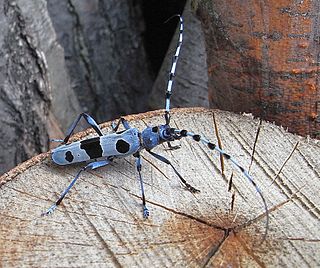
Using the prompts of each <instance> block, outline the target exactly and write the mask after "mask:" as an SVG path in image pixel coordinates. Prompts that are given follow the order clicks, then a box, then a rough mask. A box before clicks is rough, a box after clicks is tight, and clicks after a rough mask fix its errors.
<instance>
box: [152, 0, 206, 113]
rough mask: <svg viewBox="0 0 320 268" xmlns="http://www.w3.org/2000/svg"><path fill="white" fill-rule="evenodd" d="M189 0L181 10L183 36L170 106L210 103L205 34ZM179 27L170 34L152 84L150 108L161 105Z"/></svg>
mask: <svg viewBox="0 0 320 268" xmlns="http://www.w3.org/2000/svg"><path fill="white" fill-rule="evenodd" d="M190 3H191V1H187V3H186V6H185V9H184V12H183V18H184V35H183V38H184V39H183V44H182V48H181V53H180V57H179V60H178V64H177V71H176V77H175V79H174V87H173V90H172V93H173V95H172V98H171V105H172V107H190V106H191V107H192V106H202V107H209V101H208V70H207V62H206V51H205V42H204V36H203V33H202V27H201V23H200V21H199V20H198V19H197V18H196V16H195V15H194V14H193V13H192V12H191V9H190ZM176 20H178V19H176ZM178 30H179V27H177V31H176V33H175V34H174V35H173V38H172V41H171V43H170V46H169V49H168V52H167V55H166V57H165V59H164V61H163V64H162V67H161V70H160V71H159V73H158V76H157V79H156V81H155V83H154V84H153V88H152V93H151V95H150V101H149V107H150V109H159V108H163V107H164V103H165V91H166V88H167V84H168V74H169V72H170V68H171V63H172V57H173V56H174V53H175V49H176V46H177V41H178V37H179V31H178Z"/></svg>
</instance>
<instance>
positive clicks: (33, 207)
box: [0, 109, 320, 267]
mask: <svg viewBox="0 0 320 268" xmlns="http://www.w3.org/2000/svg"><path fill="white" fill-rule="evenodd" d="M126 119H127V120H129V122H130V124H131V125H132V126H134V127H138V128H139V129H140V130H142V129H144V128H145V126H146V125H155V124H163V121H164V120H163V112H162V111H160V112H159V111H156V112H149V113H146V114H138V115H135V116H127V117H126ZM172 123H174V126H175V127H176V126H178V127H180V128H185V129H189V130H192V131H194V132H195V133H200V134H201V135H204V136H205V137H207V138H208V139H210V140H212V142H214V143H217V138H216V137H217V133H219V137H220V142H221V143H222V148H223V149H224V150H225V151H226V152H228V153H229V154H231V155H233V156H234V157H235V158H236V159H237V160H238V161H239V162H240V163H241V164H242V165H243V166H244V167H245V168H246V169H249V167H250V174H251V175H252V176H253V177H254V179H255V182H256V183H257V185H258V186H259V187H260V189H261V191H262V193H263V195H264V197H265V199H266V202H267V204H268V208H269V213H270V223H269V232H268V236H267V238H266V241H265V242H264V243H263V244H261V245H259V244H260V242H261V238H262V236H263V233H264V228H265V220H266V219H265V211H264V209H263V206H262V204H261V200H260V199H259V197H258V195H257V193H256V192H255V191H254V190H253V189H252V188H253V187H252V185H251V184H250V183H249V182H248V180H247V179H246V178H244V177H243V176H242V175H241V173H240V172H238V171H236V170H235V169H233V168H232V165H230V163H229V162H228V161H227V160H225V161H224V165H223V166H224V175H221V172H220V170H221V166H222V164H221V162H220V158H219V157H218V155H217V153H216V152H212V151H210V150H208V148H206V146H203V144H199V143H197V142H196V141H194V140H192V139H187V138H186V139H182V140H181V141H180V142H181V148H180V149H179V150H177V151H170V150H167V149H166V146H159V147H157V148H156V149H155V150H154V151H155V152H157V153H159V154H162V155H164V156H165V157H167V158H169V159H170V160H171V161H172V163H173V164H174V165H175V166H176V168H177V169H178V170H179V171H180V173H181V174H182V175H183V176H184V177H185V179H186V180H187V181H188V182H189V183H190V184H192V185H193V186H194V187H196V188H198V189H199V190H200V191H201V192H200V193H198V194H195V195H193V194H191V193H190V192H188V191H187V190H185V189H184V188H183V187H182V186H181V184H180V182H179V179H178V178H177V176H176V175H175V173H174V172H173V170H172V169H171V168H170V167H169V166H168V165H165V164H163V163H161V162H158V161H157V160H156V159H154V158H151V157H150V155H149V154H147V153H146V152H145V151H142V155H143V162H142V175H143V178H144V182H145V192H146V198H147V204H148V206H149V210H150V217H149V219H147V220H144V219H143V218H142V206H141V199H140V189H139V182H138V179H137V173H136V172H135V162H134V161H135V160H134V158H133V157H128V158H125V159H116V160H115V161H114V162H113V164H112V165H109V166H107V167H103V168H101V169H98V170H95V171H91V172H87V173H86V172H85V173H84V174H82V175H81V178H79V180H78V182H77V183H76V184H75V186H74V188H73V189H72V190H71V192H70V193H69V194H68V195H67V196H66V198H65V199H64V200H63V202H62V204H61V206H60V207H59V208H58V209H57V210H56V211H55V212H54V213H53V214H52V215H50V216H48V217H40V215H41V213H42V212H44V211H45V210H46V209H47V208H48V207H49V206H50V205H51V204H52V202H53V201H54V200H55V199H56V198H57V196H58V195H59V194H60V193H61V192H62V190H63V189H64V188H65V187H66V186H67V185H68V184H69V183H70V181H71V180H72V178H73V177H74V176H75V174H76V173H77V171H78V170H79V169H80V167H82V166H83V165H73V166H72V165H70V166H64V167H61V166H56V165H55V164H53V163H52V161H51V160H50V159H49V153H45V154H41V155H38V156H36V157H34V158H32V159H30V160H29V161H27V162H25V163H23V164H21V165H19V166H18V167H16V168H15V169H13V170H12V171H10V172H9V173H7V174H6V175H4V176H2V177H0V185H2V186H1V188H0V222H1V224H0V266H3V267H22V266H24V267H62V266H63V267H69V266H72V267H78V266H81V267H83V266H90V267H95V266H96V267H121V266H125V267H133V266H139V267H173V266H176V267H205V266H209V267H216V266H222V267H231V266H232V267H284V266H285V267H297V266H298V267H316V266H319V264H320V256H319V254H318V253H319V250H320V243H319V241H320V237H319V230H318V229H319V228H318V226H319V217H320V210H319V206H318V204H319V194H318V193H319V191H320V185H319V174H320V170H319V167H320V163H319V157H318V155H319V153H320V147H319V143H317V142H316V141H315V140H308V139H304V138H302V137H299V136H295V135H292V134H290V133H287V132H286V131H284V130H283V129H282V128H280V127H277V126H275V125H272V124H270V123H266V122H264V121H263V122H260V120H258V119H252V118H251V117H249V116H243V115H242V116H241V115H236V114H232V113H229V112H222V111H218V110H205V109H177V110H174V111H173V113H172ZM102 129H103V132H104V133H108V132H109V131H110V122H107V123H105V124H103V125H102ZM88 134H90V137H92V134H93V131H87V132H83V133H79V134H77V135H76V136H74V138H73V139H80V138H84V137H87V135H88ZM93 135H95V136H96V134H93ZM232 174H233V176H232V177H233V186H232V191H231V192H228V184H229V183H228V180H229V179H230V177H231V175H232ZM272 182H273V183H272ZM232 192H234V193H235V203H234V208H233V210H231V207H230V204H231V200H232V195H233V194H232Z"/></svg>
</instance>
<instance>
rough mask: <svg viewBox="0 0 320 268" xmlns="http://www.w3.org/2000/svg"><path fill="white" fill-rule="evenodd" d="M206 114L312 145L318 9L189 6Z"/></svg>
mask: <svg viewBox="0 0 320 268" xmlns="http://www.w3.org/2000/svg"><path fill="white" fill-rule="evenodd" d="M193 5H194V9H195V11H196V12H197V14H198V16H199V19H200V20H201V21H202V24H203V28H204V32H205V38H206V48H207V53H208V70H209V101H210V106H211V107H213V108H220V109H224V110H230V111H235V112H251V113H253V114H254V115H256V116H259V117H261V118H264V119H266V120H269V121H275V122H276V123H277V124H279V125H283V126H285V127H287V128H288V130H289V131H290V132H295V133H298V134H300V135H310V136H312V137H320V136H319V134H320V124H319V123H320V115H319V113H320V90H319V79H318V74H319V56H318V55H319V40H320V37H319V26H320V24H319V14H320V13H319V10H320V4H319V1H289V0H269V1H249V0H247V1H238V0H228V1H215V0H211V1H204V0H200V1H196V0H195V1H193Z"/></svg>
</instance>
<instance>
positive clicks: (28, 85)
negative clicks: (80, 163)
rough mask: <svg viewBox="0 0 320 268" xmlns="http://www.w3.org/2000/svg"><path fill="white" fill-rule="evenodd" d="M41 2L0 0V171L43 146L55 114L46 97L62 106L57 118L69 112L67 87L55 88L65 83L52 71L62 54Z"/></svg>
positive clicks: (38, 151) (29, 155) (61, 117)
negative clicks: (58, 101)
mask: <svg viewBox="0 0 320 268" xmlns="http://www.w3.org/2000/svg"><path fill="white" fill-rule="evenodd" d="M45 3H46V2H45V1H37V2H36V3H35V2H32V1H1V2H0V6H1V8H0V32H1V34H0V53H1V56H0V81H1V85H0V91H1V92H0V117H1V130H0V136H1V140H2V142H1V143H0V147H1V148H0V173H2V172H4V171H6V170H8V169H9V168H12V167H13V166H15V165H17V164H18V163H20V162H21V161H24V160H25V159H27V158H29V157H31V156H33V155H35V154H38V153H40V152H43V151H46V150H47V149H48V135H49V131H50V130H48V129H50V124H49V121H50V122H54V121H55V116H58V117H59V115H58V114H57V115H54V114H52V113H50V112H49V110H50V107H51V100H52V99H54V100H55V99H56V97H57V96H60V97H61V99H64V101H63V102H64V104H65V105H66V107H68V109H66V110H65V111H64V114H63V116H61V115H60V118H59V119H60V120H61V121H65V119H64V118H63V117H65V116H74V115H75V112H74V110H72V107H73V106H72V105H70V102H69V100H70V95H68V92H69V91H68V90H67V88H64V89H63V91H62V90H61V88H60V87H59V86H60V85H61V84H63V85H64V84H66V83H64V79H65V77H64V76H63V75H60V76H58V75H56V71H57V69H59V68H61V69H62V68H63V64H62V63H61V62H59V59H58V58H59V56H61V55H63V53H62V50H61V48H60V47H59V46H58V44H57V43H56V42H55V35H54V31H53V28H52V26H51V24H50V20H49V17H48V15H47V11H46V4H45ZM60 58H61V57H60ZM52 91H53V92H54V93H53V94H52ZM49 117H50V119H51V120H49ZM69 123H70V122H69ZM51 131H54V130H53V128H52V130H51Z"/></svg>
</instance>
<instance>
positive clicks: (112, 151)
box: [43, 15, 269, 240]
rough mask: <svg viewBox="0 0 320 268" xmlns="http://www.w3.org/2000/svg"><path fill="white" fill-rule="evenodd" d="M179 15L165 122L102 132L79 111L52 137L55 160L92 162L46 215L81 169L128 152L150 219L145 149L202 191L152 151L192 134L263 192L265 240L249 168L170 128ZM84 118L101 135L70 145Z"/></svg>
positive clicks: (211, 145)
mask: <svg viewBox="0 0 320 268" xmlns="http://www.w3.org/2000/svg"><path fill="white" fill-rule="evenodd" d="M174 16H177V17H179V19H180V26H179V27H180V28H179V29H180V31H179V40H178V43H177V46H176V51H175V54H174V56H173V59H172V65H171V70H170V74H169V79H168V85H167V90H166V95H165V113H164V119H165V124H164V125H159V126H150V127H147V128H146V129H144V130H143V131H142V132H139V130H138V129H136V128H133V127H130V125H129V123H128V121H126V120H125V119H124V118H120V120H119V121H118V123H117V124H114V123H113V124H112V129H113V132H114V133H112V134H107V135H103V134H102V131H101V129H100V127H99V126H98V124H97V123H96V121H95V120H94V119H93V118H92V117H91V116H90V115H88V114H86V113H82V114H80V115H79V116H78V117H77V118H76V120H75V121H74V122H73V123H72V125H71V126H70V128H69V130H68V131H67V135H66V137H65V138H64V139H63V140H53V141H56V142H61V143H62V145H60V146H59V147H57V148H55V149H53V150H52V160H53V162H55V163H56V164H58V165H69V164H74V163H78V162H87V161H91V162H89V163H88V164H87V165H86V166H84V167H83V168H81V169H80V170H79V172H78V173H77V174H76V176H75V177H74V179H73V180H72V181H71V183H70V184H69V186H68V187H67V188H66V189H65V190H64V191H63V193H62V194H61V195H60V197H59V199H58V200H57V201H56V202H55V203H54V204H53V205H52V206H51V207H50V208H49V209H48V210H47V211H46V212H45V213H43V215H48V214H51V213H52V212H53V211H54V210H55V209H56V208H57V206H58V205H59V204H60V203H61V201H62V200H63V198H64V197H65V196H66V194H67V193H68V192H69V191H70V189H71V188H72V186H73V185H74V184H75V182H76V181H77V180H78V178H79V176H80V174H81V172H83V171H87V170H93V169H97V168H100V167H103V166H106V165H108V164H110V163H111V162H112V160H113V159H114V158H121V157H126V156H129V155H133V156H134V157H135V158H136V169H137V171H138V175H139V181H140V187H141V195H142V205H143V217H144V218H148V216H149V210H148V208H147V206H146V199H145V193H144V187H143V180H142V176H141V157H140V152H141V151H142V150H143V149H145V150H146V151H147V152H148V153H149V154H150V155H151V156H153V157H155V158H156V159H158V160H160V161H162V162H164V163H165V164H167V165H169V166H171V168H172V169H173V171H174V172H175V174H176V175H177V176H178V177H179V179H180V180H181V182H182V183H183V184H184V185H185V187H186V188H187V190H189V191H190V192H192V193H197V192H199V190H197V189H196V188H194V187H193V186H191V185H190V184H189V183H188V182H187V181H186V180H185V179H184V178H183V177H182V176H181V175H180V173H179V172H178V171H177V169H176V168H175V167H174V166H173V165H172V163H171V162H170V161H169V160H168V159H167V158H165V157H164V156H162V155H159V154H157V153H155V152H153V151H152V149H153V148H155V147H156V146H158V145H160V144H162V143H168V146H169V147H170V148H173V149H174V148H175V147H173V146H171V144H170V142H172V141H176V140H180V139H182V138H185V137H191V138H192V139H193V140H195V141H197V142H200V141H201V142H202V143H203V144H205V145H206V146H207V147H208V148H209V149H210V150H216V151H217V152H218V153H219V154H221V155H222V156H223V157H224V158H225V159H227V160H228V161H230V162H231V163H232V164H233V165H234V166H235V167H236V168H237V169H239V170H240V171H241V172H242V174H243V175H244V176H245V177H246V178H247V179H248V180H249V182H250V183H251V184H252V185H253V186H254V187H255V189H256V191H257V192H258V194H259V195H260V197H261V199H262V201H263V205H264V209H265V214H266V227H265V233H264V238H263V240H264V239H265V237H266V235H267V231H268V223H269V214H268V208H267V204H266V201H265V199H264V196H263V195H262V192H261V191H260V189H259V188H258V186H257V185H256V183H255V182H254V180H253V178H252V177H251V176H250V174H249V173H248V171H246V170H245V169H244V168H243V167H242V166H241V165H239V164H238V162H237V161H236V160H235V159H234V158H233V157H232V156H231V155H229V154H227V153H226V152H224V151H223V150H222V149H221V148H219V147H218V146H217V145H216V144H214V143H212V142H210V141H209V140H207V139H206V138H204V137H201V136H200V135H198V134H194V133H193V132H190V131H187V130H185V129H183V130H180V129H176V128H172V127H170V97H171V91H172V86H173V79H174V76H175V71H176V66H177V62H178V57H179V53H180V49H181V46H182V40H183V19H182V17H181V16H180V15H174ZM174 16H173V17H174ZM81 117H83V118H84V119H85V120H86V121H87V123H88V124H89V125H90V126H91V127H92V128H93V129H94V130H95V131H96V132H97V134H98V135H99V137H95V138H90V139H85V140H81V141H77V142H72V143H70V144H68V141H69V138H70V136H71V135H72V133H73V131H74V129H75V127H76V125H77V124H78V122H79V120H80V119H81ZM120 124H122V125H123V127H124V128H125V130H124V131H121V132H117V130H118V128H119V126H120Z"/></svg>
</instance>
